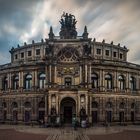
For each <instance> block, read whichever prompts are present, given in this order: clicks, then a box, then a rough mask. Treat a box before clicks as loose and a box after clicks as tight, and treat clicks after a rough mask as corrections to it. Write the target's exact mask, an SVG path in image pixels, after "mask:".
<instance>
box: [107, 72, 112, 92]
mask: <svg viewBox="0 0 140 140" xmlns="http://www.w3.org/2000/svg"><path fill="white" fill-rule="evenodd" d="M105 88H106V89H112V75H111V74H106V75H105Z"/></svg>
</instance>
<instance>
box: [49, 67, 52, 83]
mask: <svg viewBox="0 0 140 140" xmlns="http://www.w3.org/2000/svg"><path fill="white" fill-rule="evenodd" d="M51 76H52V66H51V65H49V82H50V83H51V82H52V77H51Z"/></svg>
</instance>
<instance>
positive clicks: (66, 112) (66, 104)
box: [60, 97, 76, 123]
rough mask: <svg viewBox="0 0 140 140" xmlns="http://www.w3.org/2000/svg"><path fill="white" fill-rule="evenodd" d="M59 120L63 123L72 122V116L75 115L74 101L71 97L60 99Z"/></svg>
mask: <svg viewBox="0 0 140 140" xmlns="http://www.w3.org/2000/svg"><path fill="white" fill-rule="evenodd" d="M60 115H61V120H62V121H63V122H64V123H72V117H73V116H75V115H76V102H75V100H74V99H73V98H71V97H66V98H64V99H62V101H61V104H60Z"/></svg>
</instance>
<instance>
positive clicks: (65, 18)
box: [59, 13, 77, 29]
mask: <svg viewBox="0 0 140 140" xmlns="http://www.w3.org/2000/svg"><path fill="white" fill-rule="evenodd" d="M59 22H60V24H61V28H64V27H65V28H73V29H75V25H76V23H77V21H76V19H75V16H74V15H71V14H68V13H63V15H62V16H61V20H60V21H59Z"/></svg>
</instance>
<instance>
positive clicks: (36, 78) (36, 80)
mask: <svg viewBox="0 0 140 140" xmlns="http://www.w3.org/2000/svg"><path fill="white" fill-rule="evenodd" d="M34 74H35V88H37V87H38V77H37V70H35V72H34Z"/></svg>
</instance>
